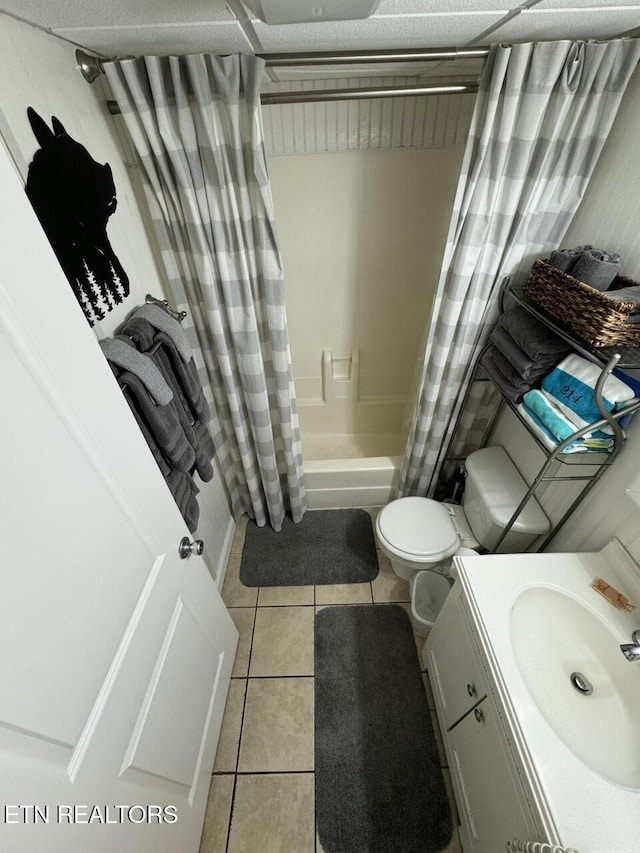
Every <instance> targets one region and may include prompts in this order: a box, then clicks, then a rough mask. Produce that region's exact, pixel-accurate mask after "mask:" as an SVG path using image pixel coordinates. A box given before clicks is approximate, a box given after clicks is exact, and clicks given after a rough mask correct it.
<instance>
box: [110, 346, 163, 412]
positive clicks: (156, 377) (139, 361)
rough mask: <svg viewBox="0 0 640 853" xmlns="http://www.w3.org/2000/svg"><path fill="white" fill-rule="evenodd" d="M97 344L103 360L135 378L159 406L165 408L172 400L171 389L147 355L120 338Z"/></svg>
mask: <svg viewBox="0 0 640 853" xmlns="http://www.w3.org/2000/svg"><path fill="white" fill-rule="evenodd" d="M99 343H100V348H101V349H102V352H103V353H104V355H105V358H106V359H107V360H108V361H110V362H112V363H113V364H117V365H118V367H122V368H123V369H124V370H129V371H131V373H133V374H134V375H135V376H137V377H138V378H139V379H140V380H141V381H142V382H143V384H144V386H145V388H146V389H147V391H148V392H149V394H151V396H152V397H153V399H154V401H155V402H156V403H157V404H158V405H159V406H166V405H167V404H168V403H170V402H171V401H172V400H173V392H172V391H171V388H170V387H169V385H168V384H167V382H166V381H165V379H164V378H163V376H162V373H160V370H159V369H158V367H157V366H156V365H155V364H154V363H153V361H152V360H151V359H150V358H149V356H148V355H145V354H144V353H141V352H138V350H137V349H135V348H134V347H133V346H131V343H127V342H126V341H125V340H123V339H122V338H113V339H107V340H103V341H100V342H99Z"/></svg>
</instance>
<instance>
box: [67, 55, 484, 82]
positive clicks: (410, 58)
mask: <svg viewBox="0 0 640 853" xmlns="http://www.w3.org/2000/svg"><path fill="white" fill-rule="evenodd" d="M488 54H489V48H488V47H469V48H467V47H443V48H435V47H434V48H423V49H416V48H414V49H411V50H357V51H354V50H338V51H333V52H324V53H320V52H319V53H258V54H256V56H258V57H260V59H264V61H265V63H266V65H267V67H269V68H278V67H280V68H284V67H291V66H297V65H299V66H303V65H357V64H360V63H364V64H373V63H382V62H442V61H444V60H450V59H482V58H483V57H485V56H487V55H488ZM112 61H113V60H112V59H106V58H104V57H100V56H93V55H92V54H90V53H87V52H86V51H85V50H82V49H81V48H78V49H77V50H76V65H77V68H78V71H80V73H81V74H82V76H83V77H84V79H85V80H86V81H87V82H88V83H93V81H94V80H95V79H96V77H99V76H100V74H104V66H103V63H105V62H112Z"/></svg>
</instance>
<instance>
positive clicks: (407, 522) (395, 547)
mask: <svg viewBox="0 0 640 853" xmlns="http://www.w3.org/2000/svg"><path fill="white" fill-rule="evenodd" d="M376 531H377V533H378V537H379V539H380V542H381V544H383V545H384V546H385V547H386V548H387V549H388V550H389V551H390V552H391V553H392V554H393V555H395V556H396V557H400V558H401V559H405V560H410V561H414V562H416V561H424V562H425V563H431V562H434V563H435V562H438V561H439V560H446V559H447V557H451V556H452V555H453V554H455V552H456V551H457V550H458V548H459V547H460V539H459V537H458V533H457V531H456V528H455V527H454V524H453V521H452V520H451V517H450V515H449V512H448V511H447V509H446V507H445V506H444V504H441V503H439V502H438V501H434V500H431V498H418V497H409V498H398V499H397V500H395V501H391V503H389V504H387V505H386V506H385V507H383V508H382V509H381V510H380V513H379V514H378V518H377V521H376Z"/></svg>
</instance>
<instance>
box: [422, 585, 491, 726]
mask: <svg viewBox="0 0 640 853" xmlns="http://www.w3.org/2000/svg"><path fill="white" fill-rule="evenodd" d="M424 662H425V664H426V667H427V670H428V673H429V679H430V681H431V686H432V688H433V692H434V695H435V697H436V705H437V707H438V712H439V716H440V723H441V725H442V726H443V727H444V728H445V729H450V728H451V726H453V725H455V723H457V722H458V720H460V719H461V718H462V717H464V715H465V714H467V713H468V712H469V710H470V709H471V708H473V707H474V706H475V705H477V704H478V702H480V701H481V700H482V699H483V698H484V697H485V696H486V695H487V694H488V692H489V685H488V681H487V676H486V674H485V671H484V667H483V666H482V663H481V660H480V656H479V653H478V650H477V648H476V644H475V642H474V640H473V637H472V635H471V629H470V628H469V626H468V624H467V620H466V618H465V616H464V613H463V611H462V607H461V602H460V591H459V590H457V589H456V587H455V586H454V588H453V589H452V591H451V593H450V594H449V597H448V598H447V600H446V602H445V604H444V607H443V608H442V610H441V612H440V614H439V616H438V620H437V622H436V624H435V625H434V627H433V628H432V630H431V633H430V634H429V637H428V639H427V642H426V644H425V655H424Z"/></svg>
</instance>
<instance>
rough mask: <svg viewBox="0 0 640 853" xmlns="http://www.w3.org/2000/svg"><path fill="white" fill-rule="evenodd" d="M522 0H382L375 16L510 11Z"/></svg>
mask: <svg viewBox="0 0 640 853" xmlns="http://www.w3.org/2000/svg"><path fill="white" fill-rule="evenodd" d="M521 4H522V0H429V3H425V0H381V1H380V5H379V6H378V8H377V9H376V11H375V12H374V13H373V17H374V18H377V17H384V16H385V15H430V14H433V13H434V12H491V11H495V10H496V9H497V10H503V11H509V10H511V9H515V8H517V7H518V6H520V5H521Z"/></svg>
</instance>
